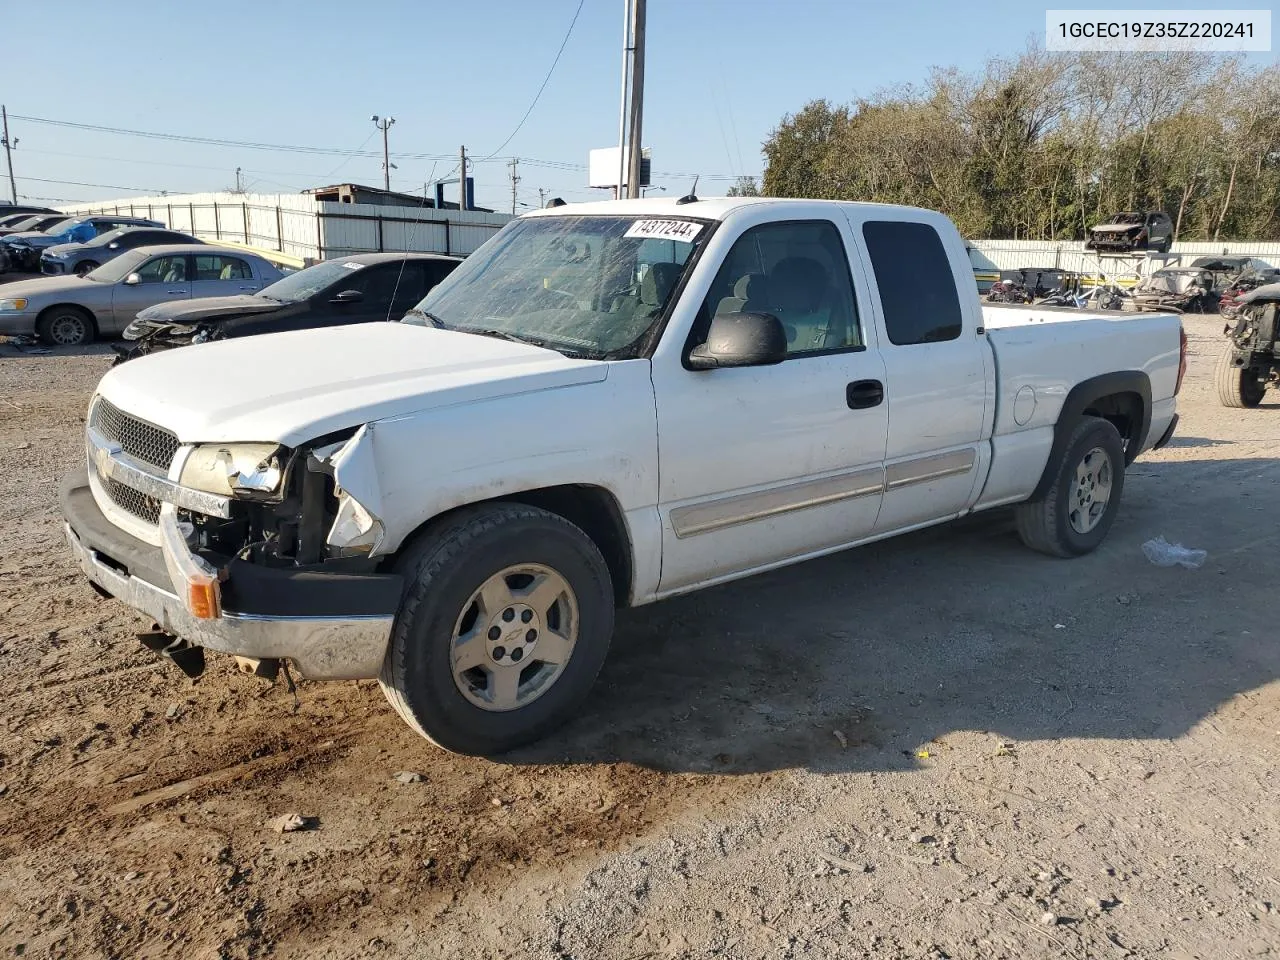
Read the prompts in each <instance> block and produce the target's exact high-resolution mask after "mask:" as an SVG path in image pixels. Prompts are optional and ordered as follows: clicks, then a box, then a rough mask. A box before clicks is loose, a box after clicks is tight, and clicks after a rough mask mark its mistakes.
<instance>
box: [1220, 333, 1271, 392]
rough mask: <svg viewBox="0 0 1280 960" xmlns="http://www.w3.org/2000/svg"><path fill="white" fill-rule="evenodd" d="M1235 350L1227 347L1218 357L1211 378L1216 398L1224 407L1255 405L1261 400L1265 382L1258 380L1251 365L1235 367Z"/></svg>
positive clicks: (1264, 390)
mask: <svg viewBox="0 0 1280 960" xmlns="http://www.w3.org/2000/svg"><path fill="white" fill-rule="evenodd" d="M1234 358H1235V351H1234V350H1232V349H1231V348H1230V347H1227V348H1226V349H1225V350H1223V351H1222V354H1221V355H1220V356H1219V357H1218V365H1217V366H1216V367H1215V368H1214V371H1213V379H1214V382H1215V383H1216V384H1217V386H1218V400H1219V401H1220V402H1221V403H1222V405H1223V406H1224V407H1256V406H1257V405H1258V404H1260V403H1261V402H1262V395H1263V394H1264V393H1265V392H1266V389H1267V388H1266V384H1264V383H1261V382H1259V380H1258V375H1257V374H1256V373H1255V372H1254V370H1253V368H1252V367H1237V366H1236V365H1235V363H1234V362H1233V360H1234Z"/></svg>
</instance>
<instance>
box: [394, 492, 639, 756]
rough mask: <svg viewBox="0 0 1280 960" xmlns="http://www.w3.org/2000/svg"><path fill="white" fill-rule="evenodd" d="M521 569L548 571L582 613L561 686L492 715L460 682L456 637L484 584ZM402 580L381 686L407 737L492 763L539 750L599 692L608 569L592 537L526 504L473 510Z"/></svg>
mask: <svg viewBox="0 0 1280 960" xmlns="http://www.w3.org/2000/svg"><path fill="white" fill-rule="evenodd" d="M520 564H538V565H541V566H545V567H547V568H550V569H551V570H553V571H555V572H556V573H557V574H559V576H560V577H562V578H563V579H564V580H565V581H566V582H567V583H568V585H569V586H570V588H571V589H572V591H573V594H574V600H575V601H576V604H577V613H578V616H577V623H578V635H577V640H576V642H575V643H574V645H573V648H572V652H571V653H570V655H569V657H568V659H567V662H565V664H564V666H563V668H562V670H561V672H560V673H559V675H558V677H556V678H555V679H553V680H552V681H551V682H550V684H549V686H548V687H547V688H546V689H545V690H544V691H543V692H542V693H541V694H540V695H537V696H536V699H533V700H532V701H531V702H529V703H527V704H526V705H524V706H521V707H517V708H515V709H510V710H506V711H496V710H492V709H485V708H483V707H480V706H477V705H476V704H475V703H473V702H472V701H471V700H469V699H468V698H467V697H466V696H464V695H463V693H462V690H461V688H460V686H459V682H460V681H455V679H454V671H453V659H452V655H453V653H452V652H453V637H454V628H455V625H456V624H457V623H458V622H459V620H460V618H464V617H465V615H466V614H467V610H468V607H469V605H470V599H471V598H472V596H473V594H474V593H475V591H477V590H478V589H479V588H480V585H481V584H483V583H485V582H486V581H487V580H489V578H491V577H493V576H494V575H496V574H498V573H499V572H501V571H503V570H505V569H507V568H508V567H511V566H515V565H520ZM397 570H398V571H399V572H400V573H401V574H403V576H404V577H405V592H404V597H403V599H402V600H401V602H400V610H399V613H398V614H397V616H396V622H395V627H394V629H393V631H392V636H391V643H390V646H389V648H388V650H387V658H386V660H385V661H384V663H383V667H382V674H381V676H380V678H379V682H380V684H381V686H382V692H383V693H384V694H385V695H386V697H387V699H388V700H389V701H390V702H391V705H392V706H393V707H395V709H396V711H397V712H398V713H399V714H400V716H401V717H402V718H403V719H404V721H405V722H406V723H407V724H408V725H409V726H410V727H412V728H413V729H414V730H416V731H417V732H418V733H419V734H421V735H422V736H424V737H426V738H427V739H428V740H430V741H431V742H432V743H434V744H436V745H437V746H440V747H443V748H444V749H446V750H450V751H453V752H454V753H464V754H471V755H476V756H490V755H493V754H498V753H503V752H505V751H507V750H510V749H512V748H514V747H517V746H520V745H521V744H524V743H528V742H530V741H533V740H537V739H538V738H540V737H542V736H544V735H546V734H547V733H549V732H550V731H551V730H553V729H555V728H556V727H558V726H560V725H561V724H562V723H564V722H565V721H566V720H568V719H569V718H570V717H571V716H572V715H573V713H574V712H575V711H576V710H577V708H578V707H579V705H580V704H581V703H582V701H583V699H584V698H585V697H586V695H587V693H588V691H590V689H591V686H592V685H593V684H594V683H595V679H596V676H597V674H598V673H599V672H600V668H601V666H602V665H603V664H604V660H605V656H606V654H607V653H608V651H609V641H610V639H611V638H612V634H613V614H614V602H613V585H612V582H611V580H610V576H609V568H608V566H607V565H606V564H605V561H604V558H603V557H602V556H601V554H600V551H599V549H598V548H597V547H596V545H595V544H594V543H593V542H592V541H591V539H590V538H589V537H588V536H587V535H586V534H585V533H583V532H582V531H581V530H580V529H578V528H577V527H576V526H574V525H573V524H572V523H570V522H569V521H567V520H565V519H563V518H562V517H559V516H557V515H555V514H553V513H549V512H547V511H545V510H540V509H537V508H535V507H529V506H525V505H523V504H516V503H498V504H491V505H485V506H481V507H474V508H467V509H464V510H460V511H458V512H457V513H456V514H454V515H453V516H451V517H449V518H447V519H446V520H444V521H443V522H442V523H440V524H439V525H438V526H437V527H436V528H435V529H433V530H429V531H427V533H426V534H425V535H424V536H423V537H422V539H421V540H419V541H418V542H417V543H416V544H414V545H413V546H411V547H410V548H409V549H408V550H407V551H406V552H405V553H404V554H403V555H402V557H401V558H400V561H399V562H398V563H397ZM522 676H523V675H522ZM521 682H523V679H522V680H521Z"/></svg>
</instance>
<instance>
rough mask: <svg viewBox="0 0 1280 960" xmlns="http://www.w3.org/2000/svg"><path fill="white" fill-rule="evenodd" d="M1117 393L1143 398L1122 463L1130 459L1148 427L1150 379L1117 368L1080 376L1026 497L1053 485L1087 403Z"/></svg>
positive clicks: (1040, 493)
mask: <svg viewBox="0 0 1280 960" xmlns="http://www.w3.org/2000/svg"><path fill="white" fill-rule="evenodd" d="M1117 393H1136V394H1137V395H1138V397H1139V398H1140V399H1141V401H1142V424H1141V426H1140V427H1139V429H1138V432H1137V434H1136V435H1135V436H1133V437H1130V438H1129V446H1128V448H1127V449H1126V451H1125V463H1126V464H1129V463H1132V462H1133V460H1134V458H1135V457H1137V455H1138V451H1140V450H1141V449H1142V447H1143V445H1144V444H1145V442H1146V439H1147V433H1148V432H1149V431H1150V430H1151V380H1150V379H1149V378H1148V377H1147V375H1146V374H1145V373H1143V372H1142V371H1141V370H1120V371H1117V372H1115V373H1104V374H1102V375H1101V376H1097V377H1091V378H1090V379H1088V380H1082V381H1081V382H1080V383H1077V384H1076V385H1075V386H1074V387H1072V388H1071V390H1070V392H1069V393H1068V394H1067V399H1066V400H1064V401H1063V403H1062V410H1061V411H1060V412H1059V414H1058V422H1057V424H1055V425H1054V431H1053V448H1052V449H1051V450H1050V451H1049V459H1048V461H1047V462H1046V463H1045V465H1044V473H1042V474H1041V475H1040V482H1039V483H1038V484H1036V488H1035V490H1034V491H1032V493H1031V496H1030V497H1029V498H1028V499H1030V500H1038V499H1040V498H1041V497H1043V496H1044V495H1045V494H1046V493H1047V492H1048V490H1049V487H1051V486H1052V485H1053V478H1054V477H1055V476H1056V475H1057V472H1058V466H1059V464H1060V461H1061V460H1062V456H1063V454H1065V453H1066V450H1067V442H1068V440H1069V439H1070V437H1071V431H1072V430H1073V429H1074V428H1075V425H1076V424H1077V423H1079V422H1080V418H1081V417H1082V416H1084V412H1085V410H1086V409H1088V407H1089V405H1090V404H1092V403H1096V402H1097V401H1099V400H1101V399H1102V398H1103V397H1109V396H1112V395H1114V394H1117Z"/></svg>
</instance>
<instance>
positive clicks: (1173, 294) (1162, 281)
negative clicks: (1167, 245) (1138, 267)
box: [1133, 267, 1218, 313]
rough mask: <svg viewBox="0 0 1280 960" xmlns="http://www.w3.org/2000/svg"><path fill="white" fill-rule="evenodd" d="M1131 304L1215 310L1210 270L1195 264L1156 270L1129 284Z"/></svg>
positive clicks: (1174, 310)
mask: <svg viewBox="0 0 1280 960" xmlns="http://www.w3.org/2000/svg"><path fill="white" fill-rule="evenodd" d="M1133 305H1134V306H1135V307H1137V309H1139V310H1143V311H1148V312H1157V313H1159V312H1164V311H1169V312H1172V313H1216V312H1217V310H1218V294H1217V292H1216V291H1215V290H1214V286H1213V274H1212V273H1210V272H1209V271H1208V270H1200V269H1198V268H1195V267H1168V268H1166V269H1164V270H1157V271H1156V272H1155V273H1153V274H1151V276H1149V277H1146V278H1144V279H1143V280H1142V281H1141V282H1140V283H1139V284H1138V285H1137V286H1136V287H1134V288H1133Z"/></svg>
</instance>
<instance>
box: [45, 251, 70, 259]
mask: <svg viewBox="0 0 1280 960" xmlns="http://www.w3.org/2000/svg"><path fill="white" fill-rule="evenodd" d="M45 256H46V257H48V258H49V259H50V260H65V259H67V255H66V254H65V253H57V252H55V251H50V252H49V253H46V254H45Z"/></svg>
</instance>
